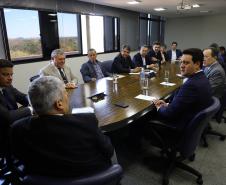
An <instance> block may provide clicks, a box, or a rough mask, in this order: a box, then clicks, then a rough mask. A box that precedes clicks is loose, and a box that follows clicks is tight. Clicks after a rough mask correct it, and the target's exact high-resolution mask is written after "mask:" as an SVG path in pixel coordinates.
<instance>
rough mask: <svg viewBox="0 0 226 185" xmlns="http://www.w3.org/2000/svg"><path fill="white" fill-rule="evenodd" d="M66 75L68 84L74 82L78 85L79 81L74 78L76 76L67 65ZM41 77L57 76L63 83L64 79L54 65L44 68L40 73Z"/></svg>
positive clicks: (65, 66)
mask: <svg viewBox="0 0 226 185" xmlns="http://www.w3.org/2000/svg"><path fill="white" fill-rule="evenodd" d="M64 73H65V75H66V77H67V80H68V82H74V83H76V84H77V83H78V79H77V78H76V77H75V76H74V74H73V73H72V71H71V68H69V67H68V66H67V65H64ZM39 75H40V76H55V77H57V78H59V79H61V80H62V81H63V78H62V77H61V75H60V73H59V70H58V69H57V67H56V66H55V65H54V64H52V63H50V64H48V65H47V66H45V67H44V68H42V69H41V70H40V72H39Z"/></svg>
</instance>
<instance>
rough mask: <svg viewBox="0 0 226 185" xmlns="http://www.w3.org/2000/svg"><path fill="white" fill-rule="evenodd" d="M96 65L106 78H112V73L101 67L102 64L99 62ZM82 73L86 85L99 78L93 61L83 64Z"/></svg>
mask: <svg viewBox="0 0 226 185" xmlns="http://www.w3.org/2000/svg"><path fill="white" fill-rule="evenodd" d="M96 64H97V65H99V66H100V69H101V71H102V73H103V75H104V76H105V77H106V76H110V73H109V72H107V71H106V70H105V68H104V67H103V66H102V65H101V62H99V61H98V60H97V61H96ZM80 72H81V74H82V78H83V80H84V82H85V83H87V82H90V81H91V79H92V78H97V75H96V71H95V69H94V67H93V64H92V62H91V61H88V62H86V63H84V64H82V67H81V69H80Z"/></svg>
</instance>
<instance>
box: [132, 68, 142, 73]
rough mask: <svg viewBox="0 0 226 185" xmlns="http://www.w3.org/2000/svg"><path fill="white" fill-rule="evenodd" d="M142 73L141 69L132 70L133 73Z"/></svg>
mask: <svg viewBox="0 0 226 185" xmlns="http://www.w3.org/2000/svg"><path fill="white" fill-rule="evenodd" d="M140 71H141V67H136V68H134V69H133V70H132V72H133V73H138V72H140Z"/></svg>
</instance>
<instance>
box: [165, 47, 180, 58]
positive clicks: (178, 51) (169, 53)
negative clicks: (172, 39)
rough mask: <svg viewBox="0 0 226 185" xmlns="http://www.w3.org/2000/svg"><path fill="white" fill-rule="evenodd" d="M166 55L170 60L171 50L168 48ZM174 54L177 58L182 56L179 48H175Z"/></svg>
mask: <svg viewBox="0 0 226 185" xmlns="http://www.w3.org/2000/svg"><path fill="white" fill-rule="evenodd" d="M166 55H167V59H168V60H171V59H172V50H168V51H167V52H166ZM176 55H177V59H178V58H180V57H181V56H182V52H181V50H179V49H176Z"/></svg>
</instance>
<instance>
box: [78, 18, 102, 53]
mask: <svg viewBox="0 0 226 185" xmlns="http://www.w3.org/2000/svg"><path fill="white" fill-rule="evenodd" d="M81 21H82V23H81V25H82V46H83V54H87V49H89V48H94V49H95V50H96V51H97V52H98V53H100V52H104V18H103V16H91V15H82V16H81Z"/></svg>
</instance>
